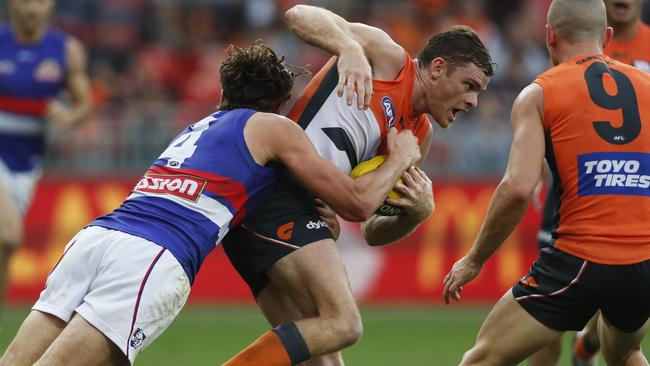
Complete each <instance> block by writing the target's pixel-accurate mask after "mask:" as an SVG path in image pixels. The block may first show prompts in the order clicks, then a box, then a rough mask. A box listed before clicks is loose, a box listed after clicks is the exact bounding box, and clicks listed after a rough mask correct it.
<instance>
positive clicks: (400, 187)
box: [361, 127, 435, 246]
mask: <svg viewBox="0 0 650 366" xmlns="http://www.w3.org/2000/svg"><path fill="white" fill-rule="evenodd" d="M432 138H433V128H432V127H430V128H429V131H428V132H427V135H426V136H425V138H424V140H423V141H422V144H421V145H420V154H421V156H426V154H427V153H428V152H429V148H430V147H431V140H432ZM402 181H403V182H404V183H403V184H399V183H398V184H397V185H396V186H395V188H394V191H396V192H397V193H399V194H400V198H398V199H393V198H387V199H386V202H387V203H389V204H391V205H394V206H399V207H401V208H402V209H403V211H402V213H401V214H399V215H396V216H380V215H373V216H372V217H370V218H369V219H368V220H366V221H365V222H363V223H362V224H361V233H362V234H363V237H364V239H365V240H366V242H367V243H368V244H369V245H372V246H378V245H385V244H389V243H392V242H394V241H397V240H400V239H402V238H404V237H406V236H408V235H409V234H411V233H412V232H413V231H415V229H417V228H418V227H419V226H420V225H421V224H422V223H423V222H424V221H425V220H426V219H427V218H428V217H429V216H431V214H432V213H433V210H434V207H435V205H434V201H433V190H432V183H431V179H429V177H428V176H427V175H426V173H424V172H423V171H422V170H421V169H420V168H415V167H411V168H409V169H408V170H407V171H406V172H404V174H403V175H402Z"/></svg>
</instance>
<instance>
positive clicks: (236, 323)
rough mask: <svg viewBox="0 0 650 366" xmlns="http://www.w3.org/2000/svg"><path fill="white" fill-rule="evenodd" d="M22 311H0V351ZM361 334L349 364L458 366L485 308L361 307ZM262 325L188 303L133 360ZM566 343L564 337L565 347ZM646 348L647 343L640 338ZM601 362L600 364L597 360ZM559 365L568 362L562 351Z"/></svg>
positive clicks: (200, 353)
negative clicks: (0, 326) (1, 321)
mask: <svg viewBox="0 0 650 366" xmlns="http://www.w3.org/2000/svg"><path fill="white" fill-rule="evenodd" d="M27 312H28V310H27V309H9V310H8V311H6V313H5V315H4V325H3V331H2V333H1V334H0V349H5V348H6V347H7V344H8V342H9V341H10V340H11V338H12V337H13V335H14V334H15V331H16V329H17V328H18V326H19V324H20V322H21V321H22V320H23V319H24V317H25V316H26V314H27ZM362 313H363V314H362V315H363V319H364V327H365V330H364V335H363V338H362V339H361V340H360V341H359V343H357V344H356V345H354V346H353V347H351V348H349V349H347V350H346V351H345V352H344V358H345V360H346V364H347V365H351V366H356V365H359V366H366V365H367V366H370V365H372V366H396V365H400V366H402V365H404V366H420V365H422V366H424V365H428V366H429V365H436V366H447V365H457V363H458V361H459V360H460V357H461V355H462V354H463V352H464V351H465V350H466V349H467V348H469V347H470V346H471V345H472V343H473V340H474V338H475V336H476V332H477V331H478V328H479V326H480V324H481V322H482V320H483V318H484V317H485V315H486V313H487V309H486V308H458V307H456V308H450V307H430V308H428V307H427V308H424V307H381V308H368V307H366V308H364V309H363V310H362ZM267 328H268V327H267V325H266V323H265V321H264V319H263V318H262V316H261V315H260V313H259V311H257V309H256V308H254V307H243V308H236V307H205V306H203V307H196V306H195V307H188V308H186V309H184V310H183V311H182V312H181V314H180V315H179V317H178V318H177V319H176V320H175V321H174V323H173V324H172V325H171V327H170V328H169V329H168V330H167V331H166V332H165V333H164V334H163V335H162V336H161V337H160V338H159V339H158V340H157V341H156V342H155V343H154V344H153V345H152V346H151V347H149V348H147V349H146V350H145V351H144V352H143V353H142V354H141V355H140V357H139V358H138V362H137V363H136V365H139V366H165V365H190V366H194V365H218V364H220V363H221V362H223V361H225V360H226V359H228V358H229V357H230V356H232V355H233V354H235V353H237V351H239V350H240V349H241V348H243V346H245V345H247V344H248V343H250V342H251V341H253V340H254V339H255V338H257V336H259V335H260V334H261V333H262V332H264V331H265V330H267ZM569 341H570V337H569V335H568V334H567V335H565V337H564V346H565V350H566V349H567V346H568V343H569ZM644 346H645V348H646V349H650V341H648V340H646V341H645V342H644ZM600 364H601V365H604V362H602V360H601V362H600ZM559 365H569V361H568V356H567V353H566V352H564V353H563V355H562V359H561V360H560V363H559Z"/></svg>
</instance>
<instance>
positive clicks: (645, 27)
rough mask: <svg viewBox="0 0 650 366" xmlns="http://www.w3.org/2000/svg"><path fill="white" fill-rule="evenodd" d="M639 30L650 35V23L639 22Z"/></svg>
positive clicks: (647, 35)
mask: <svg viewBox="0 0 650 366" xmlns="http://www.w3.org/2000/svg"><path fill="white" fill-rule="evenodd" d="M639 32H640V33H641V34H643V35H645V36H646V37H650V25H649V24H646V23H643V22H641V24H639Z"/></svg>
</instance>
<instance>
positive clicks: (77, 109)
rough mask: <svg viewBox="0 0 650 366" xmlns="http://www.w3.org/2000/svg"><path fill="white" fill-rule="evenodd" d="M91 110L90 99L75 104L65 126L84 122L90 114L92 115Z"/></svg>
mask: <svg viewBox="0 0 650 366" xmlns="http://www.w3.org/2000/svg"><path fill="white" fill-rule="evenodd" d="M91 111H92V103H91V102H90V100H88V101H85V102H83V103H79V104H78V105H75V106H74V107H73V108H72V110H71V111H70V117H69V119H68V120H67V121H66V123H65V126H64V127H76V126H77V125H80V124H82V123H83V122H85V121H86V119H87V118H88V116H90V112H91Z"/></svg>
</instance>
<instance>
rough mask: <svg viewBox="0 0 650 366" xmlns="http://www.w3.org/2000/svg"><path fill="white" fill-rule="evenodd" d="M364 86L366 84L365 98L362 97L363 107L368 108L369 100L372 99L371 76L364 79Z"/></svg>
mask: <svg viewBox="0 0 650 366" xmlns="http://www.w3.org/2000/svg"><path fill="white" fill-rule="evenodd" d="M365 86H366V94H365V98H364V99H363V108H364V109H368V108H369V107H370V100H371V99H372V94H373V90H372V79H371V78H367V79H366V82H365Z"/></svg>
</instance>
